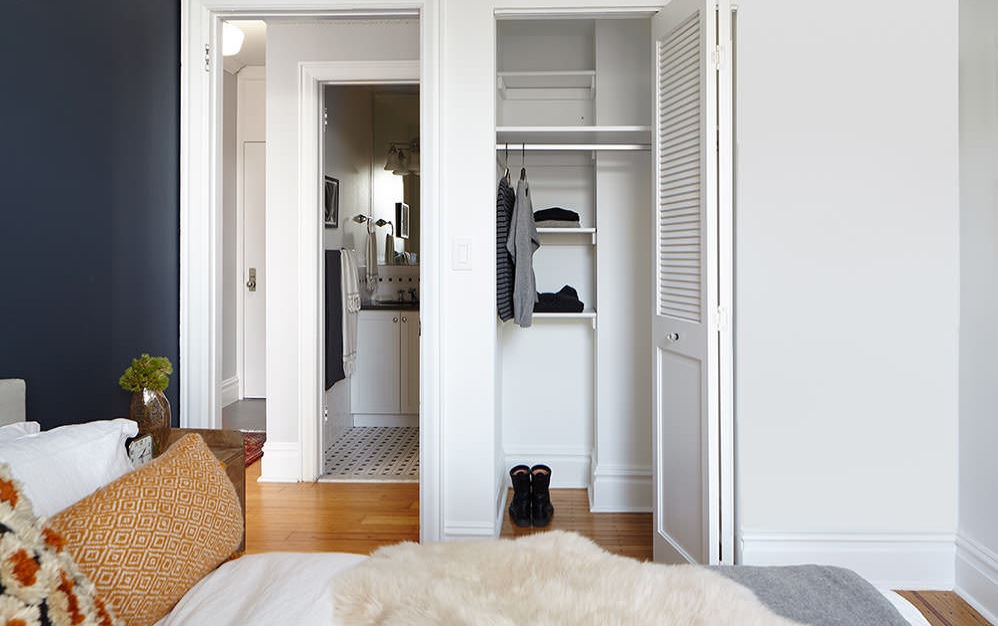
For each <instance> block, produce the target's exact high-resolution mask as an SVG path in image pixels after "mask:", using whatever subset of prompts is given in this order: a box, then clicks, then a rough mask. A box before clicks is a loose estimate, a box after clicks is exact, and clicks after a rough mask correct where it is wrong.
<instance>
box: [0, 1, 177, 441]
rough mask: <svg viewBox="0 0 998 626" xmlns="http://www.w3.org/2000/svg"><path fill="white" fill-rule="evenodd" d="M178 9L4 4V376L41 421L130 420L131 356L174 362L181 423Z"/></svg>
mask: <svg viewBox="0 0 998 626" xmlns="http://www.w3.org/2000/svg"><path fill="white" fill-rule="evenodd" d="M179 11H180V9H179V5H178V4H177V3H176V2H175V1H170V0H148V1H146V2H141V3H136V2H131V1H130V0H110V1H108V2H99V3H83V4H81V3H77V2H69V1H64V0H58V1H51V2H45V3H38V2H31V1H29V0H16V1H14V2H7V3H5V4H4V19H3V23H2V25H0V59H2V60H0V67H2V70H0V75H2V76H3V83H4V85H5V86H6V88H5V90H4V106H5V119H7V120H8V123H7V124H6V125H5V128H4V150H3V153H4V155H5V158H4V162H3V167H0V188H2V189H3V190H4V195H3V209H2V219H3V227H2V228H0V263H2V264H3V267H4V268H6V269H7V270H8V271H6V272H5V285H4V297H3V305H2V306H0V376H2V377H21V378H25V379H26V380H27V383H28V417H29V419H33V420H38V421H40V422H41V423H42V425H43V426H44V427H46V428H47V427H52V426H57V425H60V424H66V423H73V422H82V421H86V420H92V419H106V418H110V417H114V416H122V415H127V414H128V400H129V395H128V394H127V393H126V392H125V391H123V390H122V389H120V388H119V387H118V383H117V381H118V376H120V374H121V372H122V371H123V370H124V368H125V367H127V366H128V364H129V362H130V360H131V358H132V357H133V356H137V355H138V354H139V353H141V352H149V353H151V354H159V355H164V356H167V357H169V358H170V360H171V361H173V364H174V367H175V369H174V376H173V377H172V382H171V385H170V387H169V389H167V396H168V397H169V398H170V401H171V403H172V404H173V407H174V412H173V413H174V422H175V423H179V422H178V421H177V420H178V417H179V402H178V397H179V394H178V391H179V390H178V385H177V382H176V381H177V380H178V377H177V375H176V373H177V368H179V367H180V363H179V362H178V361H179V359H178V353H179V340H178V336H179V256H178V255H179V247H178V246H179V243H178V242H179V235H178V228H179V199H178V190H179V174H178V163H179V140H178V137H179V104H178V98H179V77H178V65H177V58H178V55H179V50H178V46H179V41H180V31H179V21H180V15H179ZM40 42H44V45H40ZM25 51H30V53H26V52H25Z"/></svg>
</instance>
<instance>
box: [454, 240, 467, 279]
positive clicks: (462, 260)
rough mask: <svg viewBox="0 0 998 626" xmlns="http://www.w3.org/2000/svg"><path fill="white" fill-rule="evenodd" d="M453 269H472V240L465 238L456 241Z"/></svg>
mask: <svg viewBox="0 0 998 626" xmlns="http://www.w3.org/2000/svg"><path fill="white" fill-rule="evenodd" d="M451 267H452V268H453V269H455V270H464V271H466V270H470V269H471V240H470V239H468V238H465V237H462V238H456V239H454V248H453V250H452V258H451Z"/></svg>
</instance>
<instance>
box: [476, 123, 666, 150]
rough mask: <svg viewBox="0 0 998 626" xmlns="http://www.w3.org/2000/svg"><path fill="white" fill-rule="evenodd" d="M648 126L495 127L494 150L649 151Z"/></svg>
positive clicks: (649, 132) (649, 133)
mask: <svg viewBox="0 0 998 626" xmlns="http://www.w3.org/2000/svg"><path fill="white" fill-rule="evenodd" d="M651 130H652V129H651V126H499V127H497V128H496V150H504V149H506V145H507V144H509V149H510V150H520V149H522V148H526V149H527V150H650V149H651Z"/></svg>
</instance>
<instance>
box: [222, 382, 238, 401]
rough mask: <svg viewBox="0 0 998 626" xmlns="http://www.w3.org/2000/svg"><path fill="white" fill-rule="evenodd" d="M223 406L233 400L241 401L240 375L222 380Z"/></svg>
mask: <svg viewBox="0 0 998 626" xmlns="http://www.w3.org/2000/svg"><path fill="white" fill-rule="evenodd" d="M221 396H222V398H221V399H222V406H223V407H226V406H229V405H230V404H232V403H233V402H239V377H238V376H233V377H232V378H226V379H225V380H223V381H222V389H221Z"/></svg>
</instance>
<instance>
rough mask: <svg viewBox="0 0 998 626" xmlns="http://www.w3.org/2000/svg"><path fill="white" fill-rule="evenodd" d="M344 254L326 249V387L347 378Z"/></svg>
mask: <svg viewBox="0 0 998 626" xmlns="http://www.w3.org/2000/svg"><path fill="white" fill-rule="evenodd" d="M341 265H342V254H341V252H340V251H339V250H326V332H325V335H326V346H325V347H326V359H325V362H326V387H325V388H326V389H329V388H330V387H332V386H333V385H335V384H336V383H337V382H339V381H341V380H343V379H344V378H346V372H344V371H343V313H344V308H343V302H344V298H343V296H344V280H343V271H342V269H341Z"/></svg>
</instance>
